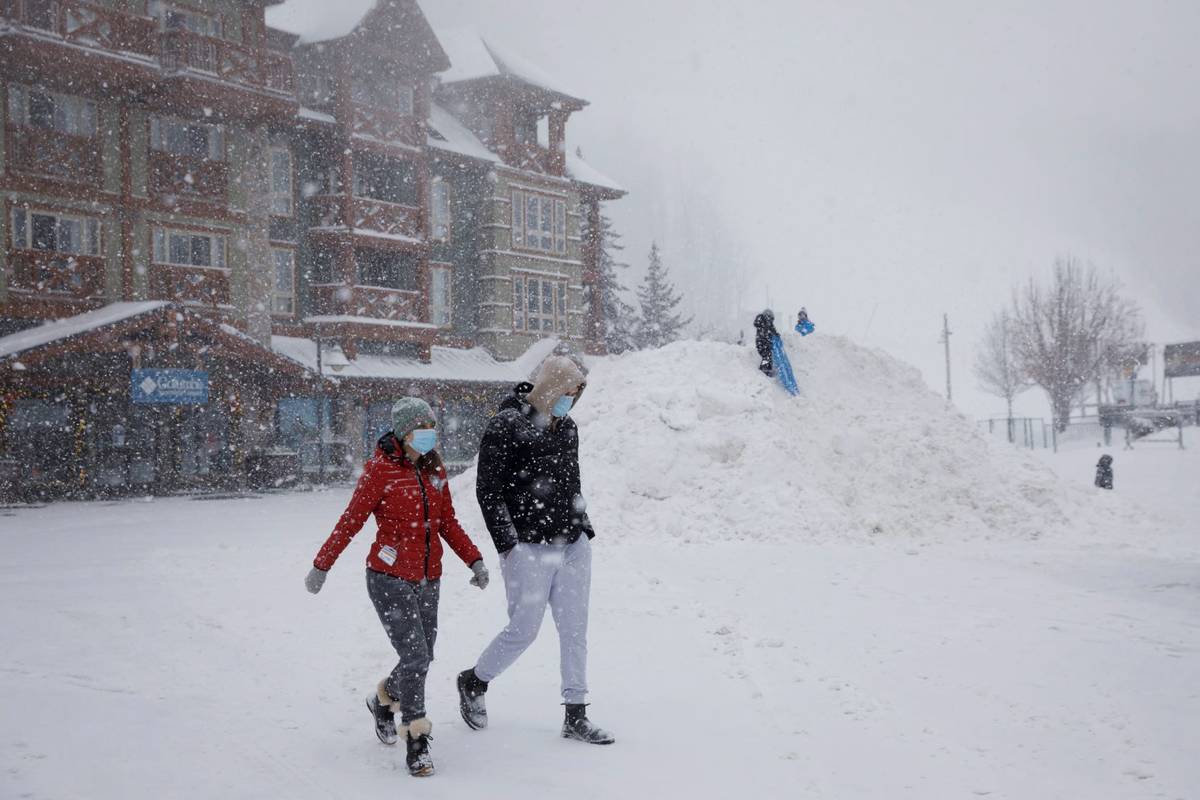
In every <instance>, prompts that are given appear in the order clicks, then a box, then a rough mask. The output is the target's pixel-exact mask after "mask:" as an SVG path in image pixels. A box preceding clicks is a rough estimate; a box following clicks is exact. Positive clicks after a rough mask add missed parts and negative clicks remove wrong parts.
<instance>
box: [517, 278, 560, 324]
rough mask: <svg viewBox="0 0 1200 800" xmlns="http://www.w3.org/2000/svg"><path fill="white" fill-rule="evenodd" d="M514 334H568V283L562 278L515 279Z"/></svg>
mask: <svg viewBox="0 0 1200 800" xmlns="http://www.w3.org/2000/svg"><path fill="white" fill-rule="evenodd" d="M513 330H517V331H529V332H531V333H541V334H552V333H556V332H557V333H564V334H565V333H566V332H567V283H566V281H564V280H562V279H561V278H544V277H538V276H535V275H522V274H515V275H514V276H513Z"/></svg>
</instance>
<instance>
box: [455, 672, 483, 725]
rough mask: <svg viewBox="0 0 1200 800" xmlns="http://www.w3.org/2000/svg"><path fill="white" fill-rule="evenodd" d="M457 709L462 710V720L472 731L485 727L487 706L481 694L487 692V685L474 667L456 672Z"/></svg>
mask: <svg viewBox="0 0 1200 800" xmlns="http://www.w3.org/2000/svg"><path fill="white" fill-rule="evenodd" d="M457 683H458V710H459V711H460V712H462V718H463V722H465V723H467V727H468V728H470V729H471V730H473V731H479V730H483V729H484V728H486V727H487V722H488V720H487V706H486V705H485V704H484V701H483V696H484V694H486V693H487V688H488V685H487V683H486V682H484V681H481V680H479V676H477V675H476V674H475V670H474V669H468V670H464V671H463V672H460V673H458V681H457Z"/></svg>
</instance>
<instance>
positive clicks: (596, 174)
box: [567, 150, 627, 194]
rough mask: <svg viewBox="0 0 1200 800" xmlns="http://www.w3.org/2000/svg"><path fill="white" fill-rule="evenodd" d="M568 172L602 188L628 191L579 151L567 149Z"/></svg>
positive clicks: (576, 177) (584, 181)
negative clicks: (574, 151) (590, 162)
mask: <svg viewBox="0 0 1200 800" xmlns="http://www.w3.org/2000/svg"><path fill="white" fill-rule="evenodd" d="M567 174H568V175H570V176H571V177H572V178H574V179H575V180H577V181H579V182H580V183H586V184H590V185H592V186H599V187H600V188H602V189H610V190H612V191H614V192H621V193H622V194H625V193H626V191H627V190H626V189H625V188H624V187H623V186H621V184H619V183H617V182H616V181H614V180H613V179H612V178H610V177H608V176H607V175H605V174H604V173H603V172H601V171H600V170H598V169H596V168H595V167H593V166H592V165H591V164H589V163H587V162H586V161H584V160H583V158H582V157H581V156H579V155H578V154H577V153H572V152H571V151H570V150H568V151H567Z"/></svg>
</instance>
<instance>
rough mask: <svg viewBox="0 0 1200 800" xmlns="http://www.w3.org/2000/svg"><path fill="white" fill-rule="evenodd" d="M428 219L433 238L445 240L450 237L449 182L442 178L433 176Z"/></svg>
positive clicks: (439, 240)
mask: <svg viewBox="0 0 1200 800" xmlns="http://www.w3.org/2000/svg"><path fill="white" fill-rule="evenodd" d="M430 195H431V198H430V209H429V211H430V219H431V222H432V227H433V240H434V241H435V242H445V241H448V240H449V239H450V184H449V183H447V182H446V181H445V180H444V179H442V178H434V179H433V186H432V187H431V190H430Z"/></svg>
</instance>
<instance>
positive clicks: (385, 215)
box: [312, 194, 424, 240]
mask: <svg viewBox="0 0 1200 800" xmlns="http://www.w3.org/2000/svg"><path fill="white" fill-rule="evenodd" d="M344 199H345V198H344V197H342V196H341V195H328V194H326V195H319V196H317V197H314V198H313V200H312V202H313V203H315V204H316V205H317V227H321V228H354V229H356V230H362V231H369V232H371V233H375V234H379V235H381V236H386V237H395V238H397V239H415V240H421V239H423V238H424V237H423V236H422V233H421V209H420V208H418V207H417V206H407V205H401V204H399V203H388V202H386V201H383V200H373V199H371V198H368V197H355V198H352V199H351V204H352V214H353V217H352V218H351V219H350V221H349V224H347V222H346V221H345V220H344V219H343V216H344V215H343V213H342V201H343V200H344Z"/></svg>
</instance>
